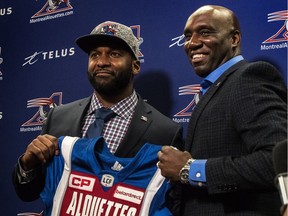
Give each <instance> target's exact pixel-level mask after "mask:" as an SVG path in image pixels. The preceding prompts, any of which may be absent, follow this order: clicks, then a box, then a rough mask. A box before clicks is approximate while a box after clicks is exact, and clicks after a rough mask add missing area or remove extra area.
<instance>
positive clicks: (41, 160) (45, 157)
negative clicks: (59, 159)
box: [20, 134, 59, 171]
mask: <svg viewBox="0 0 288 216" xmlns="http://www.w3.org/2000/svg"><path fill="white" fill-rule="evenodd" d="M56 155H59V148H58V139H57V138H56V137H54V136H51V135H48V134H45V135H39V136H38V137H37V138H36V139H34V140H33V141H32V142H31V143H30V144H29V145H28V147H27V149H26V151H25V153H24V155H23V156H22V158H21V159H20V163H21V166H22V168H23V169H24V170H25V171H29V170H32V169H35V168H37V167H38V166H40V165H45V164H46V163H47V162H48V161H50V160H51V159H52V158H53V157H54V156H56Z"/></svg>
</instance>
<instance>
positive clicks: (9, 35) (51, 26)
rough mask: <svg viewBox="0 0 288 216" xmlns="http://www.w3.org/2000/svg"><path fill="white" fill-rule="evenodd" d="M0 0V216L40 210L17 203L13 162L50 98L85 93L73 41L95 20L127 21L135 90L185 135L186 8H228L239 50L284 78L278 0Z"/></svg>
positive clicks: (82, 64)
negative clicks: (133, 47)
mask: <svg viewBox="0 0 288 216" xmlns="http://www.w3.org/2000/svg"><path fill="white" fill-rule="evenodd" d="M54 2H58V3H59V4H58V5H55V4H52V0H42V1H40V0H38V1H37V0H35V1H15V0H14V1H13V0H0V26H1V33H0V90H1V93H0V144H1V155H2V156H1V157H0V167H1V178H0V186H1V193H0V194H1V195H0V196H1V200H2V201H3V200H5V202H3V203H2V204H1V205H0V212H1V215H9V216H10V215H17V214H18V213H21V212H28V211H32V212H40V211H41V209H42V206H41V202H40V201H39V200H38V201H35V202H32V203H25V202H22V201H20V200H19V199H18V198H17V197H16V194H15V192H14V189H13V186H12V183H11V172H12V168H13V166H14V164H15V162H16V161H17V158H18V157H19V155H20V154H22V153H23V152H24V150H25V149H26V146H27V145H28V144H29V143H30V141H31V140H32V139H33V138H34V137H35V136H37V135H38V134H39V133H40V130H41V128H42V123H43V115H42V113H45V112H47V111H48V110H49V106H51V104H56V105H60V104H65V103H68V102H71V101H73V100H76V99H79V98H82V97H86V96H88V95H90V94H91V93H92V88H91V87H90V84H89V82H88V80H87V77H86V71H87V62H88V59H87V55H86V54H85V53H83V52H82V51H81V50H80V49H79V48H78V47H77V46H76V44H75V39H76V38H77V37H78V36H80V35H83V34H87V33H90V31H91V30H92V29H93V28H94V27H95V26H96V25H97V24H99V23H100V22H103V21H107V20H111V21H117V22H121V23H124V24H126V25H128V26H131V28H132V29H133V31H134V33H135V35H136V36H137V38H138V39H139V40H141V42H142V43H141V46H140V48H141V62H142V68H141V73H140V74H139V75H138V76H137V77H136V81H135V82H136V89H137V91H138V92H139V93H140V94H141V95H142V97H143V98H145V99H147V100H148V102H150V103H151V104H152V105H154V106H155V107H156V108H158V109H159V110H160V111H162V112H163V113H164V114H166V115H167V116H169V117H170V118H171V119H173V120H174V121H176V122H179V123H180V124H183V126H184V129H185V130H184V133H186V127H187V122H188V121H189V115H190V114H191V112H192V110H193V107H194V105H195V104H194V101H193V98H194V94H195V92H196V91H197V88H198V84H199V81H200V79H199V78H198V77H197V76H195V74H194V72H193V70H192V67H191V66H190V64H189V62H188V60H187V58H186V56H185V54H184V51H183V42H184V41H183V38H182V31H183V28H184V25H185V22H186V19H187V18H188V16H189V15H190V14H191V12H192V11H194V10H195V9H197V8H198V7H200V6H202V5H204V4H220V5H223V6H226V7H229V8H230V9H232V10H234V11H235V12H236V14H237V15H238V17H239V19H240V21H241V28H242V33H243V37H242V49H243V56H244V57H245V58H246V59H247V60H249V61H255V60H267V61H269V62H271V63H273V64H274V65H275V66H276V67H278V69H279V70H280V71H281V73H282V74H283V77H284V79H285V80H286V79H287V38H288V33H287V29H288V24H287V19H288V14H287V2H286V1H285V0H273V1H272V0H265V1H263V0H253V1H251V0H233V1H231V0H214V1H212V0H210V1H208V0H201V1H200V0H177V1H176V0H165V1H161V0H158V1H149V0H146V1H145V0H142V1H132V0H126V1H117V0H110V1H109V2H108V1H106V0H94V1H91V0H85V1H79V0H71V1H69V0H62V1H61V0H58V1H56V0H55V1H54Z"/></svg>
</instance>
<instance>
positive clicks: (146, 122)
mask: <svg viewBox="0 0 288 216" xmlns="http://www.w3.org/2000/svg"><path fill="white" fill-rule="evenodd" d="M138 97H139V100H138V103H137V105H136V107H135V112H134V114H133V117H132V120H131V123H130V125H129V128H128V131H127V133H126V135H125V137H124V138H123V140H122V142H121V143H120V145H119V146H118V148H117V151H116V152H115V155H117V156H118V157H130V156H131V155H134V154H135V153H136V152H137V151H138V150H140V148H141V147H142V142H140V141H141V140H142V137H143V134H144V133H145V131H146V130H147V129H148V127H149V126H150V124H151V123H152V118H151V110H149V109H148V107H147V106H146V105H145V102H144V101H143V100H142V99H141V98H140V96H139V95H138Z"/></svg>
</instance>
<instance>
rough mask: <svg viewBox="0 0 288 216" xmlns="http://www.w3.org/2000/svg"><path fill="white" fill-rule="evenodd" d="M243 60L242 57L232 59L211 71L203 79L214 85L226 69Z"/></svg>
mask: <svg viewBox="0 0 288 216" xmlns="http://www.w3.org/2000/svg"><path fill="white" fill-rule="evenodd" d="M243 59H244V58H243V56H242V55H238V56H235V57H233V58H232V59H230V60H229V61H227V62H225V63H224V64H222V65H221V66H219V67H218V68H216V69H215V70H214V71H212V72H211V73H210V74H209V75H208V76H207V77H205V80H209V81H210V82H212V83H214V82H215V81H216V80H217V79H218V78H219V77H220V76H221V75H222V74H223V73H224V72H225V71H226V70H227V69H228V68H230V67H232V66H233V65H234V64H236V63H237V62H239V61H241V60H243Z"/></svg>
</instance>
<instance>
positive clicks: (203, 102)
mask: <svg viewBox="0 0 288 216" xmlns="http://www.w3.org/2000/svg"><path fill="white" fill-rule="evenodd" d="M244 64H246V61H245V60H242V61H240V62H238V63H236V64H235V65H233V66H232V67H230V68H229V69H228V70H227V71H225V72H224V73H223V74H222V75H221V76H220V77H219V78H218V79H217V80H216V81H215V83H213V84H212V85H211V86H210V88H209V89H208V91H207V92H206V93H205V95H204V96H203V97H201V99H200V101H199V102H198V103H197V105H196V106H195V108H194V109H193V112H192V114H191V117H190V121H189V125H188V130H187V137H186V141H185V150H186V151H191V148H192V143H193V138H194V132H195V129H196V127H197V123H198V120H199V117H200V116H201V113H202V112H203V110H204V109H205V107H206V106H207V105H208V103H209V101H210V100H211V98H212V97H213V96H214V95H215V93H216V92H217V91H218V89H219V88H220V87H221V86H222V85H224V83H225V81H226V80H227V78H228V77H229V75H230V74H232V73H233V72H235V71H236V70H237V69H238V68H239V67H241V66H242V65H244Z"/></svg>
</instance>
